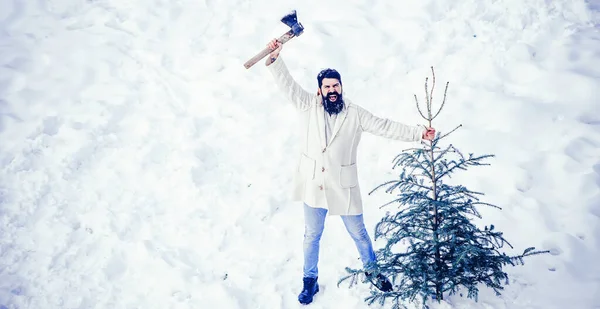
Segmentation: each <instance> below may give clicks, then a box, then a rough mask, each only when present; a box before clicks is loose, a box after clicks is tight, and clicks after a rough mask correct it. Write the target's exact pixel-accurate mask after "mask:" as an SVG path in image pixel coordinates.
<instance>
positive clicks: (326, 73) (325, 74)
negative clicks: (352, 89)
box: [317, 69, 342, 88]
mask: <svg viewBox="0 0 600 309" xmlns="http://www.w3.org/2000/svg"><path fill="white" fill-rule="evenodd" d="M323 78H335V79H337V80H339V81H340V85H341V84H342V77H341V76H340V73H338V71H336V70H334V69H325V70H322V71H321V72H319V75H317V82H318V83H319V88H321V86H322V85H323Z"/></svg>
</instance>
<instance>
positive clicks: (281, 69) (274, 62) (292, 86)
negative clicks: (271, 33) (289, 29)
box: [265, 40, 313, 111]
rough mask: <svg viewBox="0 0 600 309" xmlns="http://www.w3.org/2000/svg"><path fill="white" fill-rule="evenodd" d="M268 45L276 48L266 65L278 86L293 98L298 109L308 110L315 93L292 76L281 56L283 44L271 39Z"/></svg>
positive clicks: (287, 95) (290, 98)
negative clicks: (305, 88) (306, 88)
mask: <svg viewBox="0 0 600 309" xmlns="http://www.w3.org/2000/svg"><path fill="white" fill-rule="evenodd" d="M268 46H269V47H270V48H272V49H275V50H274V51H273V52H272V53H271V54H270V55H269V57H268V58H267V60H266V63H265V65H266V66H267V67H268V68H269V71H270V72H271V74H273V77H274V78H275V82H276V83H277V86H278V87H279V89H280V90H281V91H283V93H284V94H285V96H286V97H287V98H288V99H289V100H291V101H292V102H293V103H294V105H295V106H296V108H297V109H299V110H303V111H304V110H307V109H309V108H310V104H311V101H312V99H313V95H312V94H310V93H309V92H308V91H306V90H304V88H302V87H301V86H300V85H299V84H298V83H297V82H296V81H295V80H294V78H293V77H292V75H291V74H290V72H289V70H288V68H287V66H286V65H285V62H284V61H283V59H281V57H280V56H279V52H280V51H281V48H282V46H283V44H281V43H279V42H277V41H276V40H273V41H271V42H270V43H269V44H268Z"/></svg>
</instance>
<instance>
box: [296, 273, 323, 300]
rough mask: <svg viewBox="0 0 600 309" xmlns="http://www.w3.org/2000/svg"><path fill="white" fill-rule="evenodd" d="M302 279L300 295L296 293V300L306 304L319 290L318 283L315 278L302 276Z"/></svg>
mask: <svg viewBox="0 0 600 309" xmlns="http://www.w3.org/2000/svg"><path fill="white" fill-rule="evenodd" d="M302 281H303V282H304V287H303V288H302V292H301V293H300V295H298V301H299V302H300V303H301V304H304V305H307V304H310V303H312V301H313V296H315V294H317V292H319V284H318V283H317V278H304V279H302Z"/></svg>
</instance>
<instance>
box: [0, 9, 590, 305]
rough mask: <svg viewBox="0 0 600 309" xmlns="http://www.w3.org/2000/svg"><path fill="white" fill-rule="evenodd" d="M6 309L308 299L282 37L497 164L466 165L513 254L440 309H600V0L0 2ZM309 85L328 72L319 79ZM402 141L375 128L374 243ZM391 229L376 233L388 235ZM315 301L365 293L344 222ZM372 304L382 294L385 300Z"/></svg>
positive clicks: (325, 251) (349, 299)
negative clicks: (294, 31)
mask: <svg viewBox="0 0 600 309" xmlns="http://www.w3.org/2000/svg"><path fill="white" fill-rule="evenodd" d="M0 7H1V8H2V9H1V10H0V38H1V40H0V163H1V169H2V171H1V174H0V175H1V177H0V308H2V309H9V308H10V309H12V308H21V309H22V308H145V309H147V308H231V309H238V308H240V309H241V308H244V309H245V308H253V309H254V308H299V307H301V306H300V305H299V304H298V302H297V300H296V297H297V294H298V293H299V292H300V289H301V286H302V278H301V274H302V236H303V219H302V207H301V206H302V205H301V204H300V203H299V202H294V201H291V200H290V196H289V193H290V189H291V181H292V172H293V169H294V167H295V162H296V160H297V157H298V149H299V148H298V146H299V145H298V141H299V134H298V124H299V123H298V118H297V117H296V113H295V111H294V109H293V107H292V105H291V104H289V103H288V102H286V101H285V100H284V99H283V96H282V95H281V93H280V92H279V91H278V89H276V88H275V86H274V83H273V80H272V78H271V76H270V74H269V73H268V71H267V70H266V68H265V67H264V64H263V61H260V62H259V63H257V64H256V65H255V66H254V67H252V68H250V69H248V70H246V69H245V68H244V67H243V63H244V62H245V61H246V60H248V59H250V58H251V57H252V56H254V55H255V54H256V53H257V52H259V51H260V50H261V49H262V48H264V47H265V45H266V43H267V42H268V41H269V40H270V39H272V38H274V37H278V36H279V35H281V34H282V33H283V32H285V31H287V29H286V26H285V25H283V24H282V23H281V22H280V21H279V19H280V18H281V17H282V16H283V15H284V14H286V13H288V12H289V11H290V10H292V9H296V10H297V12H298V18H299V20H300V22H301V23H302V24H303V25H304V27H305V32H304V33H303V34H302V35H301V36H300V37H298V38H295V39H293V40H292V41H290V42H289V43H288V44H286V45H285V46H284V49H283V51H282V55H283V56H284V57H285V59H286V63H287V64H288V66H289V68H290V70H291V72H292V74H293V75H294V77H295V78H296V79H297V80H298V82H299V83H300V84H302V85H303V86H304V87H306V88H307V89H315V91H316V80H315V79H316V74H317V72H318V71H319V70H320V69H321V68H325V67H334V68H336V69H338V70H339V71H340V72H341V74H342V80H343V85H344V91H345V92H346V93H347V96H350V97H352V98H353V101H355V102H357V103H358V104H360V105H361V106H363V107H364V108H366V109H368V110H369V111H371V112H373V113H374V114H375V115H379V116H386V117H389V118H391V119H393V120H396V121H400V122H403V123H407V124H423V121H422V120H421V118H420V116H419V115H418V112H417V110H416V107H415V104H414V98H413V95H414V94H417V96H418V97H419V99H420V100H421V101H422V100H423V99H424V98H423V95H422V94H423V90H422V89H423V83H424V79H425V77H427V76H429V75H430V67H431V66H434V68H435V72H436V78H437V88H436V92H435V93H434V106H435V104H439V102H440V99H441V97H442V93H443V86H442V85H444V84H445V82H446V81H449V82H450V86H449V91H448V99H447V102H446V106H445V107H444V109H443V110H442V112H441V114H440V116H439V117H438V118H437V119H436V120H435V121H434V127H436V128H437V129H438V131H441V132H447V131H449V130H451V129H453V128H454V127H455V126H457V125H458V124H462V125H463V127H462V128H460V129H459V130H457V131H456V132H455V133H453V134H452V136H451V137H449V138H448V139H447V140H450V141H451V142H452V143H453V144H454V145H456V146H457V147H458V148H459V149H460V150H461V151H463V152H474V153H476V154H494V155H495V156H496V157H495V158H494V159H493V160H491V161H490V163H491V166H488V167H480V168H473V169H470V170H469V171H467V172H464V173H463V174H458V175H457V176H456V177H454V178H453V181H456V182H459V183H462V184H464V185H466V186H467V187H469V188H470V189H473V190H476V191H480V192H483V193H485V194H486V195H485V197H484V200H485V201H486V202H490V203H492V204H495V205H498V206H500V207H502V208H503V209H502V210H497V209H493V208H490V209H482V214H483V216H484V217H483V220H481V222H480V224H489V223H493V224H494V225H495V226H496V228H497V229H498V230H501V231H504V232H505V237H506V238H507V239H508V240H509V241H510V242H511V243H512V245H513V246H514V249H509V248H507V252H508V253H512V254H515V253H520V252H521V251H522V250H523V249H525V248H526V247H529V246H535V247H536V248H537V249H544V250H551V254H548V255H543V256H536V257H532V258H530V259H527V260H526V263H525V265H523V266H518V267H514V268H507V269H506V271H507V272H508V273H509V276H510V278H511V282H510V283H511V284H510V285H508V286H507V287H506V290H505V291H504V292H503V294H502V296H500V297H497V296H496V295H495V294H494V293H493V292H492V291H490V290H487V289H485V288H482V290H481V294H480V298H479V301H478V302H475V301H473V300H469V299H466V298H461V297H459V296H452V297H450V298H448V299H447V300H446V301H445V302H444V303H442V304H435V303H434V304H432V308H438V309H440V308H486V309H492V308H493V309H504V308H507V309H508V308H511V309H513V308H514V309H517V308H518V309H522V308H523V309H524V308H528V309H529V308H544V309H547V308H561V309H563V308H574V309H575V308H576V309H594V308H595V309H597V308H600V263H598V260H599V259H600V103H599V102H600V86H599V85H600V33H599V29H600V23H599V21H600V3H599V2H598V1H597V0H588V1H583V0H566V1H560V2H558V1H542V0H518V1H517V0H504V1H492V0H479V1H473V0H470V1H446V2H439V1H432V0H425V1H416V0H406V1H396V2H392V1H377V2H371V1H365V0H352V1H341V0H334V1H328V2H320V1H316V0H307V1H303V2H299V1H298V2H296V1H289V0H285V1H277V2H273V1H266V0H256V1H252V2H250V1H236V0H219V1H214V0H201V1H188V0H179V1H164V0H154V1H135V0H120V1H116V0H101V1H83V0H79V1H78V0H72V1H60V0H53V1H19V0H2V1H1V2H0ZM313 87H315V88H313ZM414 146H415V145H413V144H411V143H403V142H396V141H391V140H386V139H384V138H380V137H374V136H369V135H365V136H364V137H363V141H362V143H361V146H360V148H359V158H358V160H359V166H360V167H359V177H360V183H361V187H362V193H363V197H364V202H365V206H366V207H365V209H366V212H365V220H366V224H367V228H368V229H369V231H370V233H371V236H372V235H373V234H372V232H373V228H374V225H375V224H376V223H377V222H378V221H379V219H380V218H381V216H382V215H383V214H384V212H385V211H386V209H380V208H379V206H380V205H382V204H384V203H385V202H387V201H388V200H389V198H390V196H388V195H385V194H383V193H375V194H373V195H368V194H367V193H368V192H369V191H370V190H371V189H372V188H374V187H375V186H377V185H378V184H380V183H382V182H384V181H386V180H388V179H390V178H393V177H397V173H398V171H396V170H392V169H391V161H392V159H393V158H394V157H395V155H396V154H397V153H398V152H399V151H401V150H403V149H406V148H410V147H414ZM384 242H385V240H377V241H376V242H375V246H376V248H377V247H381V246H382V245H383V244H384ZM321 248H322V249H321V250H322V251H321V261H320V264H319V268H320V278H319V282H320V284H321V286H322V292H320V293H319V294H318V295H317V296H316V298H315V302H314V303H313V304H311V305H310V307H311V308H367V305H366V304H365V303H364V302H363V299H364V297H366V296H368V293H369V289H370V287H369V286H367V285H364V284H361V285H359V286H357V287H352V288H347V286H346V285H344V284H342V285H341V286H340V287H339V288H338V287H337V286H336V284H337V280H338V279H339V278H340V277H341V276H343V275H345V274H346V273H345V270H344V267H346V266H351V267H358V266H359V263H360V261H359V260H358V253H357V251H356V248H355V247H354V244H353V243H352V240H351V239H350V237H349V235H348V234H347V232H346V231H345V229H344V227H343V224H342V222H341V220H339V218H336V217H330V218H328V220H327V222H326V230H325V233H324V235H323V239H322V245H321ZM372 307H373V308H378V306H377V305H373V306H372Z"/></svg>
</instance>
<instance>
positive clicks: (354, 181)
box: [340, 163, 358, 188]
mask: <svg viewBox="0 0 600 309" xmlns="http://www.w3.org/2000/svg"><path fill="white" fill-rule="evenodd" d="M340 185H341V186H342V188H354V187H356V186H357V185H358V171H357V168H356V163H354V164H350V165H342V167H341V170H340Z"/></svg>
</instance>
